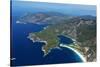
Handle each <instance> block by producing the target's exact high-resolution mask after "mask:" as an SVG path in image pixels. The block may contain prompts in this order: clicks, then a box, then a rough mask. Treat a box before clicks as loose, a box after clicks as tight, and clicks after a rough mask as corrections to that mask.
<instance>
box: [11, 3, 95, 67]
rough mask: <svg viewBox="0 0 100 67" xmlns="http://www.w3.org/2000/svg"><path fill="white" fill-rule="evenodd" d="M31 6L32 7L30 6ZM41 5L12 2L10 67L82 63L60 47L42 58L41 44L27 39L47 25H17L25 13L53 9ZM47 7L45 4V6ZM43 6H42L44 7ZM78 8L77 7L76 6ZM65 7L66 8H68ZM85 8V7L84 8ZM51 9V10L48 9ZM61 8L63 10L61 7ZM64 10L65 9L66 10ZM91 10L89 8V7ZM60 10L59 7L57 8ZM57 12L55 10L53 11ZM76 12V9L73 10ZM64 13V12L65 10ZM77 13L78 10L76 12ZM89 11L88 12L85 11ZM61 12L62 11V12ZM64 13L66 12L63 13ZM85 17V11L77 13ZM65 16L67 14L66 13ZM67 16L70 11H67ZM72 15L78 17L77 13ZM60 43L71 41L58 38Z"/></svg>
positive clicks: (70, 41) (69, 51)
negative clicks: (30, 34)
mask: <svg viewBox="0 0 100 67" xmlns="http://www.w3.org/2000/svg"><path fill="white" fill-rule="evenodd" d="M32 5H33V6H32ZM41 5H42V3H33V4H32V2H12V6H11V7H12V13H11V18H12V19H11V58H15V60H11V66H23V65H42V64H58V63H76V62H83V61H82V59H81V58H80V56H78V55H77V54H76V53H75V52H73V51H72V50H70V49H68V48H64V47H60V49H58V48H55V49H52V50H51V52H50V53H49V54H48V55H47V56H45V57H44V56H43V55H44V53H43V51H42V46H43V45H44V44H43V43H39V42H36V43H33V42H32V41H31V40H29V39H28V38H27V36H28V35H29V33H31V32H39V31H41V30H43V28H44V27H46V26H47V25H37V24H18V23H16V21H17V20H18V19H19V17H20V16H22V15H23V14H24V13H27V12H32V13H36V12H47V11H50V10H52V9H54V8H52V6H51V7H50V5H48V10H46V11H44V10H45V9H47V7H45V8H43V9H42V7H43V6H41ZM45 5H47V4H45ZM45 5H44V6H45ZM39 6H41V8H39ZM70 6H71V7H72V6H73V5H68V7H70ZM77 6H78V5H77ZM68 7H67V8H68ZM85 7H86V6H85ZM33 8H34V9H33ZM50 8H51V9H50ZM61 8H63V9H64V8H65V7H62V5H61ZM67 8H66V9H67ZM90 8H91V7H90ZM59 9H60V7H59ZM56 10H57V11H58V9H57V8H56V9H55V10H54V11H56ZM74 10H75V11H76V9H74ZM65 11H66V10H65ZM77 11H78V10H77ZM79 11H80V10H79ZM87 11H89V10H87ZM62 12H63V11H62ZM93 12H94V11H91V13H89V14H93V15H94V14H95V13H93ZM64 13H66V12H64ZM78 13H80V14H79V15H81V14H84V15H86V13H88V12H86V10H85V12H84V11H80V12H78ZM66 14H67V13H66ZM68 14H73V12H72V13H70V10H69V9H68ZM73 15H78V14H77V13H76V14H75V12H74V14H73ZM60 38H61V42H62V43H66V44H70V43H72V42H73V41H72V40H71V39H69V38H67V37H66V38H65V37H60Z"/></svg>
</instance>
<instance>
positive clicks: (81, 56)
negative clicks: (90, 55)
mask: <svg viewBox="0 0 100 67" xmlns="http://www.w3.org/2000/svg"><path fill="white" fill-rule="evenodd" d="M60 47H65V48H68V49H71V50H72V51H74V52H75V53H76V54H77V55H79V57H80V58H81V59H82V61H83V62H86V59H85V57H84V56H83V55H82V54H81V53H79V52H78V51H77V50H75V49H74V48H71V47H69V46H67V45H64V44H60Z"/></svg>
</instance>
